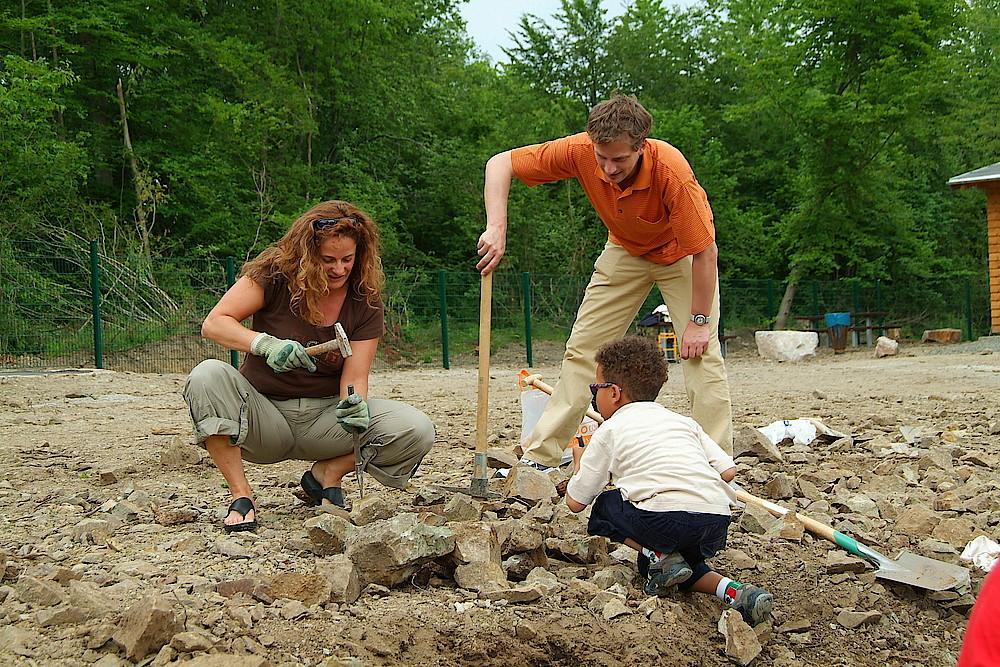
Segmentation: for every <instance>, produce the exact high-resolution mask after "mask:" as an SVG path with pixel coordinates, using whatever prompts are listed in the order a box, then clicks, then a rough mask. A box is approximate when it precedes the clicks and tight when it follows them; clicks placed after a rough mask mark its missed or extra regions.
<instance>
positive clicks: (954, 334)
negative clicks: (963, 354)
mask: <svg viewBox="0 0 1000 667" xmlns="http://www.w3.org/2000/svg"><path fill="white" fill-rule="evenodd" d="M920 342H921V343H943V344H945V345H948V344H951V343H961V342H962V330H961V329H926V330H924V335H923V336H921V337H920Z"/></svg>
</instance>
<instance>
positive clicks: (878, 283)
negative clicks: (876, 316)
mask: <svg viewBox="0 0 1000 667" xmlns="http://www.w3.org/2000/svg"><path fill="white" fill-rule="evenodd" d="M875 310H876V311H877V312H882V279H881V278H876V279H875Z"/></svg>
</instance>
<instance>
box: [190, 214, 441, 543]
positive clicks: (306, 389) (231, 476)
mask: <svg viewBox="0 0 1000 667" xmlns="http://www.w3.org/2000/svg"><path fill="white" fill-rule="evenodd" d="M383 283H384V275H383V273H382V263H381V258H380V257H379V234H378V229H377V227H376V225H375V223H374V222H373V221H372V219H371V218H370V217H369V216H368V215H366V214H365V213H364V212H363V211H361V210H360V209H358V208H357V207H355V206H353V205H352V204H349V203H347V202H343V201H327V202H323V203H321V204H317V205H316V206H314V207H313V208H311V209H309V210H308V211H306V213H304V214H303V215H302V216H301V217H299V218H298V219H297V220H296V221H295V222H294V223H293V224H292V226H291V228H290V229H289V230H288V232H287V233H286V234H285V235H284V237H283V238H281V239H280V240H279V241H277V242H276V243H274V244H273V245H271V246H270V247H268V248H267V249H265V250H264V251H263V252H262V253H261V254H260V255H259V256H258V257H257V258H256V259H254V260H252V261H250V262H248V263H247V264H245V265H244V267H243V270H242V272H241V276H240V278H239V280H237V281H236V283H235V284H234V285H233V286H232V287H231V288H230V289H229V291H227V292H226V293H225V295H223V297H222V298H221V299H220V300H219V302H218V303H217V304H216V305H215V307H214V308H213V309H212V311H211V312H210V313H209V314H208V317H207V318H206V319H205V322H204V324H203V326H202V335H203V336H204V337H205V338H208V339H210V340H213V341H215V342H217V343H219V344H221V345H224V346H225V347H227V348H229V349H233V350H240V351H242V352H248V353H249V354H247V355H245V357H244V360H243V363H242V365H241V366H240V369H239V371H237V370H236V369H234V368H233V367H232V366H230V365H229V364H226V363H224V362H222V361H218V360H215V359H208V360H206V361H203V362H202V363H200V364H199V365H198V366H196V367H195V369H194V370H193V371H191V374H190V376H188V379H187V383H186V384H185V386H184V399H185V400H186V401H187V404H188V407H189V409H190V411H191V418H192V420H193V422H194V429H195V433H196V436H197V441H198V442H199V443H200V444H202V445H203V446H204V447H205V448H206V449H207V450H208V453H209V454H210V455H211V457H212V460H213V461H214V462H215V465H216V467H218V469H219V471H220V472H221V473H222V476H223V477H225V479H226V482H227V484H228V486H229V490H230V493H231V494H232V504H231V505H230V507H229V513H228V516H226V518H225V521H224V524H225V526H224V527H225V529H226V530H227V531H239V530H253V529H254V528H256V525H257V516H256V505H255V504H254V501H253V490H252V489H251V488H250V484H249V482H248V481H247V477H246V473H245V471H244V468H243V462H244V461H250V462H251V463H258V464H266V463H277V462H279V461H287V460H290V459H296V460H302V461H313V462H314V463H313V465H312V466H311V467H310V468H309V469H308V470H306V471H305V473H304V474H303V475H302V488H303V491H304V493H305V497H306V498H308V499H309V501H310V502H311V503H312V504H315V505H319V504H321V503H333V504H335V505H339V506H344V504H345V502H344V494H343V490H342V488H341V480H342V479H343V478H344V476H345V475H346V474H347V473H348V472H350V471H352V470H354V469H355V463H356V461H355V438H357V439H358V443H357V444H358V445H359V448H358V451H359V452H360V458H361V464H362V466H363V468H364V471H365V472H366V473H368V474H370V475H371V477H373V478H374V479H376V480H378V481H379V482H381V483H382V484H384V485H386V486H389V487H393V488H403V487H404V486H405V485H406V483H407V481H408V480H409V479H410V477H411V476H412V475H413V473H414V472H415V471H416V469H417V467H418V466H419V465H420V462H421V461H422V460H423V458H424V456H425V455H426V454H427V452H428V451H430V448H431V446H432V445H433V443H434V426H433V424H432V423H431V421H430V420H429V419H428V418H427V416H426V415H425V414H424V413H423V412H421V411H420V410H418V409H416V408H414V407H413V406H410V405H407V404H406V403H402V402H399V401H390V400H386V399H378V398H372V399H369V398H368V375H369V372H370V371H371V365H372V360H373V359H374V358H375V351H376V349H377V347H378V343H379V339H380V338H381V337H382V335H383V333H384V332H385V314H384V308H383V304H382V298H381V292H382V286H383ZM245 320H250V327H249V328H248V327H246V326H244V325H243V324H242V322H243V321H245ZM337 323H339V324H340V325H342V326H343V328H344V331H345V333H346V335H347V338H348V339H349V341H350V344H351V350H352V352H353V354H351V355H350V356H347V357H346V358H345V357H344V355H343V354H341V352H340V350H339V349H334V350H333V351H331V352H327V353H325V354H322V355H320V356H317V357H315V358H314V357H312V356H310V355H309V354H308V353H307V352H306V349H305V348H306V347H309V346H312V345H316V344H319V343H323V342H326V341H330V340H333V339H335V328H334V325H335V324H337ZM349 387H352V388H353V390H354V393H355V395H354V396H351V397H350V400H348V397H349V394H350V392H349V390H348V388H349Z"/></svg>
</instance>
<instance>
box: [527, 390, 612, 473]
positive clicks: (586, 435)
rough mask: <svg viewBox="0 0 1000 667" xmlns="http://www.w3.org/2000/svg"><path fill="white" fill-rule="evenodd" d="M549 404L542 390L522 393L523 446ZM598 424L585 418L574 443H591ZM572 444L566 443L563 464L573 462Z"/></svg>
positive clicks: (547, 396) (574, 437)
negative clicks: (570, 448)
mask: <svg viewBox="0 0 1000 667" xmlns="http://www.w3.org/2000/svg"><path fill="white" fill-rule="evenodd" d="M548 402H549V395H548V394H546V393H545V392H544V391H542V390H541V389H525V390H524V391H522V392H521V445H522V446H524V444H525V443H526V442H527V441H528V438H529V437H531V432H532V431H533V430H534V429H535V425H536V424H537V423H538V420H539V419H541V417H542V412H544V411H545V406H546V405H547V404H548ZM597 427H598V423H597V422H595V421H594V420H593V419H591V418H590V417H586V416H585V417H584V418H583V421H582V422H580V428H578V429H577V431H576V434H575V435H574V436H573V441H572V442H576V443H578V444H582V445H586V444H587V443H588V442H590V437H591V436H592V435H594V431H596V430H597ZM572 442H568V443H566V445H567V448H565V449H563V455H562V463H569V462H570V461H572V460H573V453H572V452H571V451H570V450H569V449H568V445H570V444H572Z"/></svg>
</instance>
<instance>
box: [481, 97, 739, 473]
mask: <svg viewBox="0 0 1000 667" xmlns="http://www.w3.org/2000/svg"><path fill="white" fill-rule="evenodd" d="M651 126H652V117H651V116H650V115H649V112H647V111H646V109H644V108H643V106H642V105H641V104H639V102H638V100H636V98H635V97H633V96H631V95H629V96H626V95H616V96H615V97H613V98H611V99H609V100H605V101H604V102H601V103H599V104H598V105H596V106H595V107H594V108H593V109H592V110H591V112H590V117H589V118H588V120H587V131H586V132H581V133H580V134H574V135H572V136H569V137H563V138H562V139H555V140H553V141H548V142H545V143H542V144H535V145H533V146H524V147H522V148H515V149H513V150H509V151H504V152H503V153H498V154H497V155H494V156H493V157H492V158H490V159H489V161H488V162H487V163H486V188H485V192H484V197H485V200H486V231H484V232H483V233H482V235H481V236H480V237H479V244H478V252H479V255H480V257H481V259H480V261H479V263H478V264H477V265H476V268H478V269H479V270H480V271H481V272H482V274H483V275H486V274H487V273H490V272H491V271H493V270H494V269H495V268H496V267H497V265H498V264H499V263H500V260H501V258H503V255H504V249H505V247H506V240H507V198H508V195H509V193H510V183H511V179H512V178H513V177H517V179H518V180H520V181H521V182H522V183H524V184H525V185H527V186H529V187H532V186H535V185H538V184H539V183H549V182H552V181H558V180H562V179H565V178H575V179H577V181H579V183H580V185H582V186H583V189H584V192H586V193H587V198H588V199H589V200H590V203H591V204H592V205H593V206H594V209H595V210H596V211H597V213H598V215H599V216H600V217H601V220H603V221H604V224H605V225H606V226H607V228H608V242H607V244H606V245H605V246H604V251H603V252H602V253H601V255H600V257H598V258H597V261H596V262H595V263H594V273H593V275H592V276H591V279H590V284H589V285H588V286H587V290H586V292H585V294H584V297H583V303H582V304H581V305H580V310H579V312H578V313H577V316H576V321H575V323H574V324H573V331H572V333H571V334H570V337H569V340H568V341H567V343H566V353H565V355H564V357H563V364H562V371H561V373H560V377H559V382H558V383H557V384H556V387H555V391H554V392H553V394H552V398H551V399H550V400H549V403H548V406H547V407H546V408H545V412H544V413H543V414H542V417H541V418H540V419H539V421H538V424H537V425H536V426H535V429H534V431H533V432H532V435H531V438H530V439H529V441H528V443H527V444H526V447H525V451H524V459H522V462H524V463H527V464H531V465H534V466H535V467H539V468H547V467H551V466H556V465H558V464H559V461H560V458H561V456H562V450H563V449H564V448H565V447H566V446H567V445H568V444H569V442H570V440H571V439H572V437H573V434H574V433H575V432H576V429H577V427H578V426H579V424H580V420H581V419H582V418H583V415H584V413H585V412H586V409H587V405H588V398H589V397H588V395H587V394H588V391H587V386H588V384H589V383H590V381H591V378H593V377H594V369H595V362H594V354H595V353H596V352H597V348H598V347H600V346H601V345H602V344H603V343H606V342H608V341H610V340H613V339H615V338H620V337H621V336H622V335H624V334H625V332H626V331H627V330H628V327H629V325H630V324H631V323H632V321H633V320H634V319H635V316H636V314H637V313H638V312H639V308H640V307H641V306H642V303H643V301H645V299H646V295H648V294H649V288H650V286H651V285H653V284H654V283H655V284H656V286H657V287H658V288H659V289H660V293H661V294H662V296H663V300H664V302H665V303H666V304H667V308H668V309H669V311H670V315H671V319H672V320H673V323H674V328H675V329H676V331H677V334H678V336H680V340H681V358H682V362H681V366H682V368H683V371H684V385H685V388H686V389H687V394H688V399H689V400H690V401H691V408H692V416H693V417H694V419H695V420H696V421H697V422H698V423H699V424H701V427H702V428H703V429H704V430H705V432H706V433H708V435H709V436H711V437H712V439H713V440H715V441H716V442H717V443H718V444H719V445H720V446H721V447H722V448H723V449H724V450H726V451H727V452H729V453H732V449H733V423H732V409H731V406H730V399H729V384H728V380H727V379H726V368H725V364H724V363H723V361H722V350H721V348H720V346H719V336H718V326H719V282H718V263H717V257H718V248H717V246H716V245H715V226H714V223H713V219H712V209H711V207H710V206H709V204H708V197H707V196H706V195H705V191H704V190H703V189H702V188H701V186H700V185H699V184H698V181H697V179H695V176H694V173H693V172H692V171H691V167H690V165H688V163H687V160H686V159H685V158H684V156H683V155H682V154H681V152H680V151H678V150H677V149H676V148H674V147H673V146H671V145H670V144H668V143H666V142H664V141H659V140H657V139H649V138H648V137H649V131H650V128H651Z"/></svg>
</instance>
